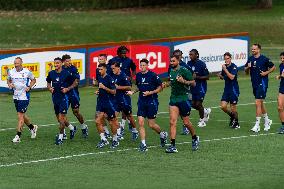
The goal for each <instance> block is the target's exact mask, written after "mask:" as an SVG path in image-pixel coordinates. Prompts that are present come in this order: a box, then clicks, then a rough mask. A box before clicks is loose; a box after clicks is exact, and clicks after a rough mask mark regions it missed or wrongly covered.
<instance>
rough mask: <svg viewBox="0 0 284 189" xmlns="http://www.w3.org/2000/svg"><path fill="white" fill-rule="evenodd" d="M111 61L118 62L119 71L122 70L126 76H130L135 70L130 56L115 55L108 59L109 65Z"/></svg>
mask: <svg viewBox="0 0 284 189" xmlns="http://www.w3.org/2000/svg"><path fill="white" fill-rule="evenodd" d="M113 62H119V63H120V68H121V71H122V72H124V73H125V74H126V76H127V77H131V72H134V71H136V65H135V63H134V62H133V60H132V59H131V58H128V57H125V58H121V57H119V56H115V57H113V58H112V59H110V60H109V62H108V64H109V65H111V64H112V63H113Z"/></svg>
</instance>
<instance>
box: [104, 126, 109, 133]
mask: <svg viewBox="0 0 284 189" xmlns="http://www.w3.org/2000/svg"><path fill="white" fill-rule="evenodd" d="M104 130H105V133H106V134H109V130H108V128H107V126H104Z"/></svg>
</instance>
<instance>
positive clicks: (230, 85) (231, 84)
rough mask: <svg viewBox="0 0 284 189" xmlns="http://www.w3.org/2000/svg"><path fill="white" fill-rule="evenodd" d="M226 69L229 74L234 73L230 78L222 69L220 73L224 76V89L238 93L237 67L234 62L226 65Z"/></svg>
mask: <svg viewBox="0 0 284 189" xmlns="http://www.w3.org/2000/svg"><path fill="white" fill-rule="evenodd" d="M226 67H227V70H228V72H229V73H230V74H232V75H234V76H235V77H234V79H233V80H231V79H230V78H229V77H228V76H227V74H226V73H225V72H224V70H222V72H221V75H222V76H223V78H224V81H225V87H224V91H226V92H235V93H236V94H239V93H240V92H239V84H238V67H237V66H236V65H235V64H234V63H231V64H230V65H229V66H227V65H226Z"/></svg>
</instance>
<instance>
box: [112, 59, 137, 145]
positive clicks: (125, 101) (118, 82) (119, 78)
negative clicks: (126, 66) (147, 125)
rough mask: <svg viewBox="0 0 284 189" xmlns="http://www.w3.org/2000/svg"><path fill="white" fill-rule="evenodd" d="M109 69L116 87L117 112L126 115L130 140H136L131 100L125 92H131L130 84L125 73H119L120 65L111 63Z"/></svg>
mask: <svg viewBox="0 0 284 189" xmlns="http://www.w3.org/2000/svg"><path fill="white" fill-rule="evenodd" d="M111 69H112V71H113V75H112V78H113V79H114V83H115V87H116V94H115V98H116V103H117V111H118V112H123V113H124V114H125V115H126V118H127V119H128V120H129V121H130V124H131V125H132V139H133V140H136V139H137V138H138V134H139V133H138V131H137V129H136V123H135V120H134V118H133V115H132V106H131V98H130V96H129V95H127V94H126V92H127V91H131V84H130V82H129V81H128V78H127V76H126V75H125V73H122V72H121V70H120V63H118V62H113V63H112V65H111ZM120 129H121V128H119V129H118V135H119V136H121V134H122V133H121V130H120ZM121 137H123V136H121Z"/></svg>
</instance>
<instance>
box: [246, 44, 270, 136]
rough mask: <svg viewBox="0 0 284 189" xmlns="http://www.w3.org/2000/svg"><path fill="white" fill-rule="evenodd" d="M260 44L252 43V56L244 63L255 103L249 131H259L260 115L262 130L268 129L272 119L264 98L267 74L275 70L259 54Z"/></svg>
mask: <svg viewBox="0 0 284 189" xmlns="http://www.w3.org/2000/svg"><path fill="white" fill-rule="evenodd" d="M260 51H261V45H260V44H253V45H252V48H251V52H252V56H251V57H249V58H248V61H247V63H246V64H245V72H246V73H250V77H251V84H252V89H253V94H254V97H255V105H256V122H255V125H254V126H253V128H252V129H251V131H253V132H256V133H257V132H259V131H260V119H261V115H262V116H263V118H264V131H269V129H270V126H271V124H272V120H271V119H269V118H268V115H267V111H266V108H265V106H264V103H263V102H264V100H265V98H266V92H267V88H268V75H269V74H270V73H271V72H273V71H274V70H275V66H274V64H273V63H272V62H271V60H270V59H268V58H267V57H265V56H264V55H262V54H260Z"/></svg>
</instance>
